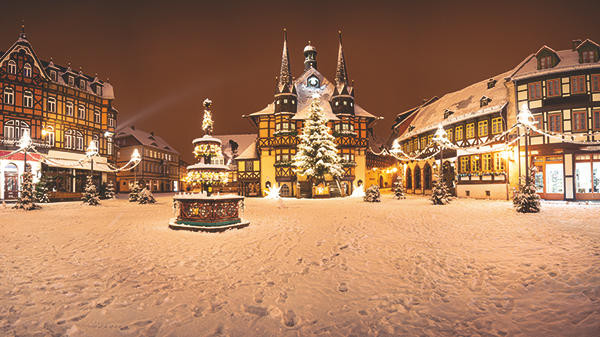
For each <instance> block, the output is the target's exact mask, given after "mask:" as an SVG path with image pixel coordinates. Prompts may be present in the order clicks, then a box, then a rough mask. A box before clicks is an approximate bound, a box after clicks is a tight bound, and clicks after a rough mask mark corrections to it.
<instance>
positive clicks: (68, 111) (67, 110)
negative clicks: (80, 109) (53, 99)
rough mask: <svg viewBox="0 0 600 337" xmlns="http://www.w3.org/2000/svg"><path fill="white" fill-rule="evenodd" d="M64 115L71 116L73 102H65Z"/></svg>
mask: <svg viewBox="0 0 600 337" xmlns="http://www.w3.org/2000/svg"><path fill="white" fill-rule="evenodd" d="M65 113H66V114H67V116H73V102H71V101H67V103H66V104H65Z"/></svg>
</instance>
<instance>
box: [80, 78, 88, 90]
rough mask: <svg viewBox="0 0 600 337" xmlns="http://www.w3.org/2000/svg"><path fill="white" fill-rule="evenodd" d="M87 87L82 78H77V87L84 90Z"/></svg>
mask: <svg viewBox="0 0 600 337" xmlns="http://www.w3.org/2000/svg"><path fill="white" fill-rule="evenodd" d="M86 88H87V83H85V80H84V79H79V89H81V90H85V89H86Z"/></svg>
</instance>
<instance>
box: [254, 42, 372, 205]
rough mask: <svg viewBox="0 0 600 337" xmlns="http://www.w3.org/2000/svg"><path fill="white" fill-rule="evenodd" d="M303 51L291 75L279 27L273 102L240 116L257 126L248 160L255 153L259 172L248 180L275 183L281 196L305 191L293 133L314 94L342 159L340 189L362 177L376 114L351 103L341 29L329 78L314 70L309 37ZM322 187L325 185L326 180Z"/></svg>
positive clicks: (349, 187) (348, 187) (264, 186)
mask: <svg viewBox="0 0 600 337" xmlns="http://www.w3.org/2000/svg"><path fill="white" fill-rule="evenodd" d="M303 56H304V69H303V72H302V73H301V74H300V76H298V78H296V79H294V78H293V77H292V72H291V66H290V57H289V52H288V47H287V35H286V33H285V31H284V40H283V52H282V57H281V67H280V71H279V76H278V78H277V85H276V88H275V94H274V98H273V102H272V103H269V104H268V105H267V106H266V107H265V108H263V109H262V110H260V111H257V112H254V113H251V114H249V115H247V116H245V117H247V118H249V119H250V120H251V121H252V123H253V125H254V126H255V127H256V128H257V129H258V137H257V139H256V154H255V155H254V154H252V155H249V156H247V157H248V160H247V161H248V162H250V163H254V162H255V160H254V158H251V157H254V156H255V157H257V158H258V161H259V163H260V164H259V170H260V171H259V175H258V177H256V178H252V179H253V180H252V181H250V178H249V177H247V178H246V179H248V181H247V185H248V186H254V185H255V184H258V185H259V186H260V188H259V192H258V193H261V192H260V191H263V190H265V189H267V188H268V187H269V186H280V187H281V190H280V193H281V195H283V196H300V195H301V194H302V195H304V194H310V186H308V184H307V183H304V178H303V177H297V176H296V174H295V172H294V170H293V169H292V166H291V164H292V157H293V156H294V155H295V154H296V146H297V145H298V137H297V135H298V133H299V132H301V129H302V125H303V121H304V120H305V119H306V118H307V117H308V115H309V112H310V103H311V100H312V97H313V95H315V94H317V95H319V97H320V101H321V108H322V110H323V113H324V114H325V116H326V117H327V118H328V119H329V126H330V128H331V130H332V132H333V135H334V136H335V137H336V143H337V145H338V149H339V153H340V156H341V157H342V160H343V162H344V175H343V177H342V179H341V180H342V184H341V188H342V189H343V190H344V192H345V193H351V192H352V190H353V188H354V187H356V186H357V185H360V184H363V183H364V181H365V171H366V150H367V147H368V138H367V137H368V133H369V132H372V126H373V123H374V122H375V121H376V120H377V119H378V118H377V117H375V116H374V115H372V114H371V113H369V112H367V111H366V110H365V109H363V108H362V107H361V106H360V105H358V104H356V100H355V90H354V85H353V83H352V82H350V80H349V77H348V67H347V64H346V59H345V56H344V51H343V48H342V40H341V33H340V40H339V48H338V58H337V66H336V70H335V78H334V81H333V82H330V81H329V80H328V79H327V78H326V77H325V76H324V75H323V74H322V73H321V72H320V71H319V70H318V63H317V49H316V48H315V47H314V46H313V45H311V44H310V42H309V44H308V45H307V46H306V47H305V48H304V50H303ZM252 169H253V170H255V169H256V165H254V164H252ZM245 172H248V171H245ZM253 176H255V175H253ZM331 185H333V184H331ZM245 190H246V189H244V191H245ZM322 190H329V189H328V187H327V186H326V187H325V188H324V189H322ZM243 193H245V192H243Z"/></svg>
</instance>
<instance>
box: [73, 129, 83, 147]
mask: <svg viewBox="0 0 600 337" xmlns="http://www.w3.org/2000/svg"><path fill="white" fill-rule="evenodd" d="M75 147H76V148H77V150H79V151H83V134H82V133H81V132H79V131H75Z"/></svg>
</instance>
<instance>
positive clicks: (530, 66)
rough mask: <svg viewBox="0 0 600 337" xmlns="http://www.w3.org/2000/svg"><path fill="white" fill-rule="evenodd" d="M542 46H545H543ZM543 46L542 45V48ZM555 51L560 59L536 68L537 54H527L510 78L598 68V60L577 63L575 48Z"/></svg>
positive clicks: (577, 55)
mask: <svg viewBox="0 0 600 337" xmlns="http://www.w3.org/2000/svg"><path fill="white" fill-rule="evenodd" d="M586 41H587V40H586ZM584 42H585V41H584ZM582 44H583V42H582ZM580 46H581V44H580ZM544 47H546V46H544ZM544 47H542V49H543V48H544ZM546 48H548V47H546ZM540 50H541V49H540ZM538 52H539V51H538ZM555 53H556V54H557V55H558V58H559V59H560V61H559V62H558V64H557V65H556V66H554V67H553V68H547V69H538V68H537V58H535V57H534V56H535V55H536V54H537V53H536V54H533V55H529V56H528V57H527V58H526V59H525V61H524V62H523V65H522V66H521V67H517V70H516V71H515V72H514V74H512V76H511V79H512V80H522V79H525V78H530V77H535V76H541V75H549V74H554V73H560V72H564V71H573V70H579V69H593V68H600V62H592V63H579V52H578V51H576V50H571V49H568V50H559V51H557V52H555Z"/></svg>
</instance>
